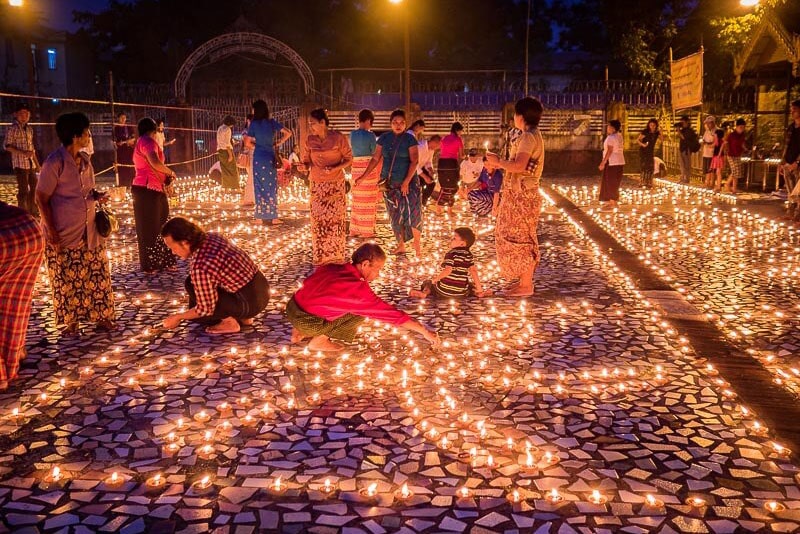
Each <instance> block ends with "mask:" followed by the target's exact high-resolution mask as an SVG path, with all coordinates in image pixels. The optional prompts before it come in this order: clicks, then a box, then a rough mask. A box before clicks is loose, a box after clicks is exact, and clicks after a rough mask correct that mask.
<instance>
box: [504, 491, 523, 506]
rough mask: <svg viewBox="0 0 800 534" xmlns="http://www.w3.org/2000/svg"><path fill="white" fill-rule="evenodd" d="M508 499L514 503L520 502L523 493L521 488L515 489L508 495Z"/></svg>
mask: <svg viewBox="0 0 800 534" xmlns="http://www.w3.org/2000/svg"><path fill="white" fill-rule="evenodd" d="M506 500H507V501H508V502H510V503H512V504H519V503H520V502H522V500H523V499H522V495H520V493H519V490H516V489H515V490H514V491H512V492H511V493H509V494H507V495H506Z"/></svg>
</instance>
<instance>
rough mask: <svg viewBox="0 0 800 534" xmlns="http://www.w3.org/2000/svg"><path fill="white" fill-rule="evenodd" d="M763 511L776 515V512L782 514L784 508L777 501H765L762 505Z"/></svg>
mask: <svg viewBox="0 0 800 534" xmlns="http://www.w3.org/2000/svg"><path fill="white" fill-rule="evenodd" d="M764 509H765V510H766V511H767V512H769V513H771V514H776V513H778V512H783V511H784V510H786V506H784V505H783V504H781V503H779V502H778V501H767V502H765V503H764Z"/></svg>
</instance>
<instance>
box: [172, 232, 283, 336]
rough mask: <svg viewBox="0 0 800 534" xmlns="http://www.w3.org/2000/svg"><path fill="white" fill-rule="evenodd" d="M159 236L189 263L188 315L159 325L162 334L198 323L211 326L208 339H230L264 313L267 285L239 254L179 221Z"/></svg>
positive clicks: (211, 235) (220, 240)
mask: <svg viewBox="0 0 800 534" xmlns="http://www.w3.org/2000/svg"><path fill="white" fill-rule="evenodd" d="M161 236H162V237H163V238H164V243H166V245H167V246H168V247H169V248H170V250H171V251H172V252H174V253H175V255H176V256H178V257H179V258H182V259H184V260H186V259H188V260H189V261H190V265H189V277H188V278H187V279H186V292H187V293H188V294H189V309H188V310H186V311H185V312H182V313H176V314H174V315H170V316H169V317H167V318H166V319H164V328H166V329H168V330H171V329H173V328H175V327H177V326H178V325H179V324H180V323H181V321H191V320H195V319H199V320H201V321H202V322H204V323H208V324H211V325H212V326H209V327H208V328H206V332H207V333H209V334H233V333H235V332H238V331H239V330H241V326H240V325H251V324H253V317H255V316H256V315H258V314H259V313H261V311H262V310H263V309H264V308H266V307H267V302H268V301H269V284H268V283H267V279H266V278H264V275H263V274H262V273H261V271H260V270H259V269H258V267H257V266H256V264H255V263H254V262H253V260H252V259H250V256H248V255H247V253H245V252H244V251H243V250H242V249H240V248H239V247H236V246H234V245H232V244H231V243H230V242H229V241H228V240H227V239H225V238H224V237H222V236H221V235H219V234H215V233H211V232H205V231H203V229H202V228H200V227H199V226H197V225H196V224H194V223H192V222H191V221H188V220H186V219H184V218H182V217H175V218H173V219H170V220H169V221H167V223H166V224H165V225H164V227H163V228H162V229H161Z"/></svg>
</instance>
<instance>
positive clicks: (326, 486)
mask: <svg viewBox="0 0 800 534" xmlns="http://www.w3.org/2000/svg"><path fill="white" fill-rule="evenodd" d="M319 491H320V492H322V493H324V494H326V495H330V494H332V493H333V492H334V491H336V485H335V484H333V483H332V482H331V479H329V478H326V479H325V482H324V483H323V484H322V486H320V487H319Z"/></svg>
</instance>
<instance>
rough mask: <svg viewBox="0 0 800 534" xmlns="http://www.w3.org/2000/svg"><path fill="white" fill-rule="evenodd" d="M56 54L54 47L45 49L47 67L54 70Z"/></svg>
mask: <svg viewBox="0 0 800 534" xmlns="http://www.w3.org/2000/svg"><path fill="white" fill-rule="evenodd" d="M56 56H57V52H56V49H55V48H48V49H47V68H48V69H50V70H56Z"/></svg>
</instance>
